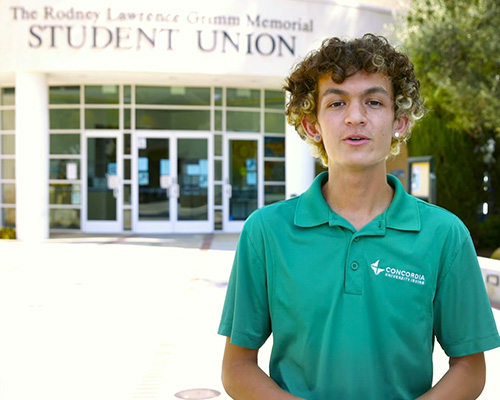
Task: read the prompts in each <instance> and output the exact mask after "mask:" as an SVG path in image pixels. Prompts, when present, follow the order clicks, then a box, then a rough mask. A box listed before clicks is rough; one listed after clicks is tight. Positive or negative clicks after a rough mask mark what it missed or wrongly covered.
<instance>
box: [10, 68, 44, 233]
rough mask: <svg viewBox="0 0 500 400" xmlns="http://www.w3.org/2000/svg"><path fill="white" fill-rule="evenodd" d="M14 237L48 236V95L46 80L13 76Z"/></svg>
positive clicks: (33, 74) (24, 74)
mask: <svg viewBox="0 0 500 400" xmlns="http://www.w3.org/2000/svg"><path fill="white" fill-rule="evenodd" d="M15 136H16V234H17V238H18V239H19V240H21V241H24V242H40V241H42V240H44V239H47V238H48V237H49V160H48V158H49V96H48V85H47V77H46V76H45V74H43V73H38V72H18V73H17V74H16V135H15Z"/></svg>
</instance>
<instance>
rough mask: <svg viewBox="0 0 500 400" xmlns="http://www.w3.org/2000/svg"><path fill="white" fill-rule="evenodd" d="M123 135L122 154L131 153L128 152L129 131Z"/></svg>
mask: <svg viewBox="0 0 500 400" xmlns="http://www.w3.org/2000/svg"><path fill="white" fill-rule="evenodd" d="M123 136H124V139H125V140H124V141H123V154H131V153H130V148H131V146H130V144H131V142H130V140H131V138H130V136H131V135H130V133H126V134H124V135H123Z"/></svg>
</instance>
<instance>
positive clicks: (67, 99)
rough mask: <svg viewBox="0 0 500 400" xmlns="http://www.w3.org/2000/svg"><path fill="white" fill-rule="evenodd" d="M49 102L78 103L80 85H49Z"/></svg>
mask: <svg viewBox="0 0 500 400" xmlns="http://www.w3.org/2000/svg"><path fill="white" fill-rule="evenodd" d="M49 104H80V86H51V87H50V88H49Z"/></svg>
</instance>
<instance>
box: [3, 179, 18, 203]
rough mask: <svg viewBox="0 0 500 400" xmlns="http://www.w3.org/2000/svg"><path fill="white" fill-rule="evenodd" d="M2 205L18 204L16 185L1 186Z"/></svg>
mask: <svg viewBox="0 0 500 400" xmlns="http://www.w3.org/2000/svg"><path fill="white" fill-rule="evenodd" d="M0 203H3V204H16V185H15V183H3V184H0Z"/></svg>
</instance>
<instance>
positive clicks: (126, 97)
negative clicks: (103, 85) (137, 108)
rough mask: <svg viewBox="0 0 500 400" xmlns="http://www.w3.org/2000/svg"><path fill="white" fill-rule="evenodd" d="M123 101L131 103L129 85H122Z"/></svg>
mask: <svg viewBox="0 0 500 400" xmlns="http://www.w3.org/2000/svg"><path fill="white" fill-rule="evenodd" d="M123 102H124V103H125V104H132V88H131V87H130V85H125V86H124V87H123Z"/></svg>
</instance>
